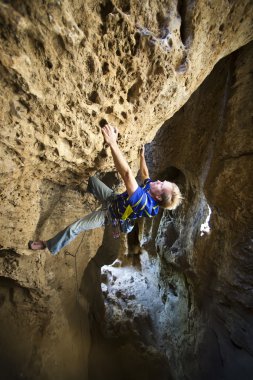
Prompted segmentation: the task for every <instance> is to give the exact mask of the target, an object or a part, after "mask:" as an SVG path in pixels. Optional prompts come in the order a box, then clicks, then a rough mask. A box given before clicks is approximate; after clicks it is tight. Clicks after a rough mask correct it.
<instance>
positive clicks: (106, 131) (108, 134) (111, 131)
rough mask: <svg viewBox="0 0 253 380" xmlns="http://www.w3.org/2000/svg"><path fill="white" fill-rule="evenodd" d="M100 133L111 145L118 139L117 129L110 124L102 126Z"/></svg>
mask: <svg viewBox="0 0 253 380" xmlns="http://www.w3.org/2000/svg"><path fill="white" fill-rule="evenodd" d="M102 133H103V135H104V140H105V142H106V143H107V144H108V145H109V146H112V145H113V144H115V143H117V139H118V130H117V128H115V127H113V126H112V125H110V124H106V125H105V126H104V127H103V128H102Z"/></svg>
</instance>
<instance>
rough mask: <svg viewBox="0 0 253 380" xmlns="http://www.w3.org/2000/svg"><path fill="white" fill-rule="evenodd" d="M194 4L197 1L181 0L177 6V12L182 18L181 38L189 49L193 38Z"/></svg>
mask: <svg viewBox="0 0 253 380" xmlns="http://www.w3.org/2000/svg"><path fill="white" fill-rule="evenodd" d="M194 3H195V1H192V0H179V1H178V4H177V10H178V13H179V16H180V17H181V26H180V36H181V40H182V43H183V44H184V46H185V47H186V48H189V46H190V44H191V40H192V37H193V36H192V34H193V25H192V10H193V5H194Z"/></svg>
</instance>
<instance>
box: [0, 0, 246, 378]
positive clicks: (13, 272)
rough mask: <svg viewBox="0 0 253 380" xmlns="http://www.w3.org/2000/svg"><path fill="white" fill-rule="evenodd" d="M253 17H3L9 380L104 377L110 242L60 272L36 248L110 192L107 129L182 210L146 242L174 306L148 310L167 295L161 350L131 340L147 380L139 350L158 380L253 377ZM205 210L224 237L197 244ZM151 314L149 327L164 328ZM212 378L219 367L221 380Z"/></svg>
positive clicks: (0, 71)
mask: <svg viewBox="0 0 253 380" xmlns="http://www.w3.org/2000/svg"><path fill="white" fill-rule="evenodd" d="M252 13H253V10H252V2H251V1H246V0H243V1H240V2H236V1H225V0H224V1H212V2H209V1H206V2H201V1H193V2H186V1H179V2H177V1H164V2H160V1H152V2H147V1H141V2H139V1H134V0H133V1H121V0H115V1H110V0H108V1H101V2H98V1H81V0H74V1H67V0H63V1H61V0H59V1H35V0H34V1H19V0H10V1H1V2H0V43H1V49H0V88H1V91H0V101H1V111H0V115H1V118H0V120H1V132H0V133H1V136H0V137H1V138H0V162H1V165H0V170H1V183H0V187H1V195H0V196H1V206H0V215H1V217H0V231H1V232H0V320H1V339H0V352H1V355H0V358H1V359H0V363H1V368H2V370H1V371H2V373H1V376H3V378H5V379H13V378H22V379H24V378H25V379H26V378H27V379H38V378H40V379H61V380H64V379H66V380H69V379H71V378H73V379H89V374H88V373H89V372H90V373H93V374H94V373H95V372H94V363H93V362H89V353H90V352H96V350H97V347H98V346H99V339H102V338H101V336H104V331H106V328H105V327H104V328H105V330H103V327H101V326H102V324H103V323H104V322H105V321H107V320H106V318H105V317H106V316H107V317H108V318H111V324H112V325H113V319H114V316H113V314H112V315H110V314H108V313H107V311H106V310H107V309H104V299H103V295H102V291H101V286H100V280H101V279H100V269H99V268H98V267H97V266H96V264H95V261H94V260H93V258H94V257H95V255H96V251H97V248H98V247H99V245H100V243H101V240H102V234H103V231H102V230H101V231H100V230H97V231H91V232H85V233H84V234H83V235H81V236H79V237H78V238H77V240H75V241H74V242H73V243H71V245H70V246H68V248H67V250H65V251H64V252H61V253H60V254H59V255H58V256H57V257H51V256H50V254H49V253H48V252H45V251H40V252H36V253H31V252H29V251H28V250H27V242H28V240H30V239H33V238H38V237H40V238H42V239H47V238H49V237H51V236H52V235H53V234H55V233H56V232H57V231H58V230H60V229H62V228H63V227H65V226H66V225H68V224H69V223H71V222H72V221H73V220H75V219H78V218H81V217H82V216H83V215H84V214H86V213H88V212H90V211H91V210H93V209H94V208H96V207H97V206H98V203H97V202H96V201H95V200H94V199H93V197H92V196H91V195H89V194H88V193H86V186H87V181H88V178H89V176H90V175H94V174H96V175H98V176H100V178H105V179H106V180H107V181H108V183H110V181H109V180H110V179H112V178H114V175H113V173H112V172H114V170H115V169H114V167H113V161H112V158H111V155H110V153H109V150H108V147H106V146H105V145H104V144H103V138H102V135H101V122H102V121H103V120H106V121H108V122H109V123H112V124H113V125H115V126H117V127H118V129H119V133H120V140H119V143H120V147H121V148H122V150H123V152H124V154H125V156H126V157H127V159H128V162H129V163H130V165H131V167H132V168H133V170H134V172H135V173H137V169H138V149H139V147H140V146H141V144H143V143H151V144H150V145H148V146H147V160H148V161H149V164H150V168H151V173H152V175H153V176H154V177H155V176H157V175H158V174H159V175H160V176H161V177H162V176H164V178H168V179H173V178H175V180H176V181H178V183H179V184H180V186H181V187H182V190H183V192H184V195H185V201H184V204H183V206H182V207H181V208H180V210H179V211H177V212H176V213H174V214H173V215H171V214H168V213H164V215H160V217H161V218H162V219H161V223H160V224H159V221H160V217H159V218H158V219H157V221H156V222H154V223H151V225H150V222H148V223H146V226H144V227H143V226H142V227H140V230H139V241H137V240H138V238H137V240H136V237H135V238H134V239H133V241H134V242H135V243H136V244H135V253H136V252H137V251H138V244H139V242H140V243H141V244H146V245H147V249H148V251H149V253H150V255H152V257H153V256H154V257H156V259H154V260H156V263H155V264H152V265H155V266H156V268H157V267H158V268H160V277H159V276H158V278H157V283H156V284H157V287H158V289H160V292H157V289H156V291H154V293H153V292H151V294H150V302H151V304H152V297H153V295H154V294H156V295H157V297H159V295H160V297H161V300H162V303H160V301H157V302H158V304H159V305H165V306H164V307H165V309H166V312H163V313H164V314H163V315H164V320H163V322H162V325H163V330H164V331H163V332H164V334H161V336H160V335H159V336H158V337H157V338H156V339H155V340H153V341H152V339H151V340H150V339H149V338H148V336H149V334H150V332H147V337H146V338H145V337H144V336H143V335H142V334H140V332H139V333H137V334H136V336H135V337H133V340H131V339H130V341H129V342H128V346H129V347H130V348H129V350H130V351H129V352H131V358H132V359H131V360H134V357H138V358H139V359H138V360H139V361H138V363H139V364H138V363H137V361H136V363H137V364H138V365H136V371H137V372H136V374H138V379H141V376H142V374H141V372H140V371H141V367H142V360H143V357H141V356H139V354H137V353H139V352H140V351H139V350H140V347H141V350H142V351H143V353H144V354H145V355H147V356H146V358H148V359H149V360H150V361H151V363H153V364H152V365H153V367H152V366H151V367H150V373H153V372H152V371H154V370H155V368H157V366H158V367H159V368H163V369H164V372H160V375H161V379H162V376H164V377H165V378H166V379H167V378H169V377H170V376H172V377H174V378H175V379H184V378H190V379H191V380H196V379H198V378H199V379H202V378H203V377H205V378H207V379H209V378H210V379H212V378H217V377H215V376H216V374H217V373H218V374H220V376H223V377H224V378H225V379H227V378H229V379H231V378H232V379H233V376H235V377H234V378H236V376H237V374H238V373H242V374H243V375H244V376H245V378H248V377H247V376H248V374H249V373H252V344H251V340H252V339H251V335H252V332H251V330H250V325H251V324H252V323H251V319H250V309H251V308H252V304H251V293H250V291H251V288H252V277H251V274H252V271H251V270H250V268H251V267H252V263H251V261H250V257H251V255H250V253H251V252H252V247H251V245H250V244H251V240H250V239H251V237H252V206H251V205H252V180H251V176H252V175H251V172H252V146H250V144H251V141H252V135H251V133H252V128H251V127H250V126H251V122H252V100H251V99H252V98H253V97H252V74H251V71H250V67H252V45H250V44H248V43H249V42H250V41H251V40H252V38H253V31H252V28H253V22H252ZM246 44H248V45H247V46H245V47H244V48H242V49H240V50H238V49H239V48H240V47H242V46H244V45H246ZM233 52H235V53H233ZM231 53H233V54H231ZM225 56H228V57H227V58H226V60H225V61H222V62H220V63H218V65H217V66H216V67H215V70H214V72H213V73H212V76H211V77H208V78H207V81H205V82H204V83H203V84H202V82H203V81H204V80H205V78H206V77H207V76H208V75H209V74H210V73H211V72H212V70H213V68H214V66H215V65H216V63H217V62H219V61H220V60H221V59H222V58H223V57H225ZM210 78H211V79H210ZM201 84H202V86H201V87H200V88H199V86H200V85H201ZM198 88H199V89H198ZM196 90H197V91H196ZM193 93H194V94H193ZM192 94H193V96H192V97H191V95H192ZM189 99H190V100H189ZM188 100H189V102H188V103H187V104H185V103H186V102H187V101H188ZM182 107H183V108H182ZM177 111H178V112H177ZM174 114H175V115H174ZM173 115H174V116H173ZM161 127H162V128H161ZM106 173H107V176H108V177H106V176H105V174H106ZM114 182H115V181H112V183H114ZM207 204H208V205H209V207H210V209H211V212H212V213H211V219H210V230H211V233H205V232H203V235H202V236H200V232H199V230H200V225H201V224H202V223H204V221H205V218H206V216H207V215H208V207H207ZM152 226H153V229H152ZM141 228H142V230H141ZM137 235H138V234H137ZM156 236H157V239H156V245H155V243H154V241H155V238H156ZM130 239H131V238H130ZM135 240H136V241H135ZM128 243H129V245H127V242H126V238H125V239H124V238H123V239H122V250H121V252H120V254H119V256H120V257H122V255H123V254H124V253H127V252H128V250H129V253H131V244H130V243H131V242H129V241H128ZM136 247H137V248H136ZM136 249H137V251H136ZM76 253H77V256H76V258H75V257H73V256H71V255H75V254H76ZM123 267H124V265H123ZM209 285H210V286H209ZM152 286H154V287H155V284H153V285H152ZM79 287H80V290H79ZM151 288H152V287H151ZM178 294H179V295H180V297H178V296H177V295H178ZM109 299H110V297H109ZM170 300H172V301H171V302H172V303H170ZM172 304H173V305H174V306H173V305H172ZM145 307H146V306H145ZM161 307H162V306H161ZM147 309H148V310H151V309H152V308H151V306H150V307H149V308H147ZM105 311H106V312H105ZM129 313H130V314H129ZM129 313H128V314H129V320H130V321H131V318H132V317H131V311H130V312H129ZM150 313H151V316H147V315H146V314H145V313H144V314H145V315H144V314H143V320H144V321H147V320H149V321H151V322H150V323H151V324H152V323H153V322H152V318H153V320H154V323H155V316H154V310H153V312H152V311H150ZM179 314H180V315H181V318H176V316H179ZM140 315H142V313H140ZM166 315H167V317H166ZM151 317H152V318H151ZM103 318H105V321H104V320H103ZM141 318H142V317H141ZM150 318H151V319H150ZM166 318H167V319H166ZM137 320H138V318H137ZM107 322H108V321H107ZM108 323H109V322H108ZM145 323H146V322H145ZM145 323H144V325H145ZM109 325H110V323H109ZM109 325H108V326H109ZM126 325H127V321H126ZM105 326H107V325H106V324H105ZM130 326H132V325H131V323H130ZM145 326H146V325H145ZM97 329H101V331H100V334H95V333H94V330H97ZM150 329H151V330H152V328H151V327H150ZM109 330H110V329H109ZM112 330H113V329H112ZM147 330H148V327H147ZM151 330H150V331H151ZM126 331H128V329H126ZM152 331H153V330H152ZM154 331H155V330H154ZM120 334H121V333H120V331H119V335H120ZM144 335H145V334H144ZM94 338H96V339H98V340H97V341H95V340H94ZM114 338H115V337H114ZM103 339H104V338H103ZM106 339H109V338H108V336H107V335H105V341H104V340H103V347H104V349H105V350H106V347H107V340H106ZM110 339H111V338H110ZM151 341H152V342H151ZM205 341H206V342H208V347H209V348H210V349H208V350H207V353H206V354H205V353H204V351H205V350H204V349H203V344H204V342H205ZM101 342H102V340H101ZM119 342H120V340H119ZM136 342H138V344H136ZM97 343H98V346H97V345H96V344H97ZM110 343H111V342H110ZM116 346H117V345H116ZM133 347H135V349H133ZM136 347H137V348H136ZM138 347H139V348H138ZM217 347H218V348H217ZM92 350H93V351H92ZM136 350H137V351H136ZM122 352H123V354H122V356H120V355H119V361H121V363H122V361H124V360H125V359H123V358H125V356H127V355H124V352H125V351H124V350H123V351H122ZM136 352H137V353H136ZM193 352H194V353H195V356H194V355H193ZM182 358H184V360H182ZM235 358H236V360H235ZM101 360H104V359H103V356H101ZM136 360H137V359H136ZM126 363H128V362H127V358H126V361H125V362H124V365H126ZM159 363H160V364H159ZM208 363H211V364H212V363H216V364H215V365H214V370H213V371H214V372H213V373H214V376H213V377H212V372H210V371H211V369H210V370H209V366H208ZM217 363H219V364H217ZM100 364H101V365H100V367H101V372H99V371H98V373H97V372H96V376H97V377H96V378H97V379H100V378H103V377H101V376H103V373H102V372H103V371H102V368H105V367H103V365H102V362H101V363H100ZM211 364H210V366H211ZM114 365H115V368H116V369H115V378H116V377H117V376H118V372H117V368H118V367H117V364H115V363H114ZM112 366H113V364H112ZM98 367H99V363H98ZM113 374H114V372H113ZM108 376H109V377H110V380H113V379H114V377H113V376H112V373H111V372H108ZM143 376H144V375H143ZM166 376H167V377H166ZM201 376H202V377H201ZM208 376H209V377H208ZM117 378H118V377H117ZM89 380H95V377H94V378H92V379H89Z"/></svg>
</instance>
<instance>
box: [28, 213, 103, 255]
mask: <svg viewBox="0 0 253 380" xmlns="http://www.w3.org/2000/svg"><path fill="white" fill-rule="evenodd" d="M105 218H106V211H105V210H98V211H93V212H92V213H91V214H89V215H86V216H85V217H84V218H82V219H79V220H77V221H75V222H74V223H72V224H70V225H69V226H68V227H66V228H65V229H64V230H62V231H60V232H58V234H57V235H55V236H54V237H53V238H52V239H49V240H47V241H45V242H42V241H38V242H36V241H35V242H32V243H31V247H30V248H31V249H33V250H37V249H44V248H46V247H47V248H48V249H49V251H50V252H51V253H52V255H56V254H57V253H58V252H59V251H60V250H61V249H62V248H63V247H65V246H66V245H67V244H69V243H70V242H71V241H72V240H74V239H75V238H76V237H77V235H78V234H79V233H80V232H82V231H87V230H92V229H94V228H98V227H102V226H104V225H105ZM40 243H41V244H40ZM42 244H44V246H42Z"/></svg>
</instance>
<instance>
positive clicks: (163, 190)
mask: <svg viewBox="0 0 253 380" xmlns="http://www.w3.org/2000/svg"><path fill="white" fill-rule="evenodd" d="M149 192H150V195H151V196H152V197H153V198H154V199H155V200H156V202H157V203H158V204H159V206H161V207H163V208H166V209H168V210H175V208H177V206H179V205H180V203H181V202H182V200H183V197H182V194H181V192H180V190H179V188H178V186H177V185H176V184H175V183H173V182H169V181H163V182H161V181H155V182H150V191H149Z"/></svg>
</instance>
